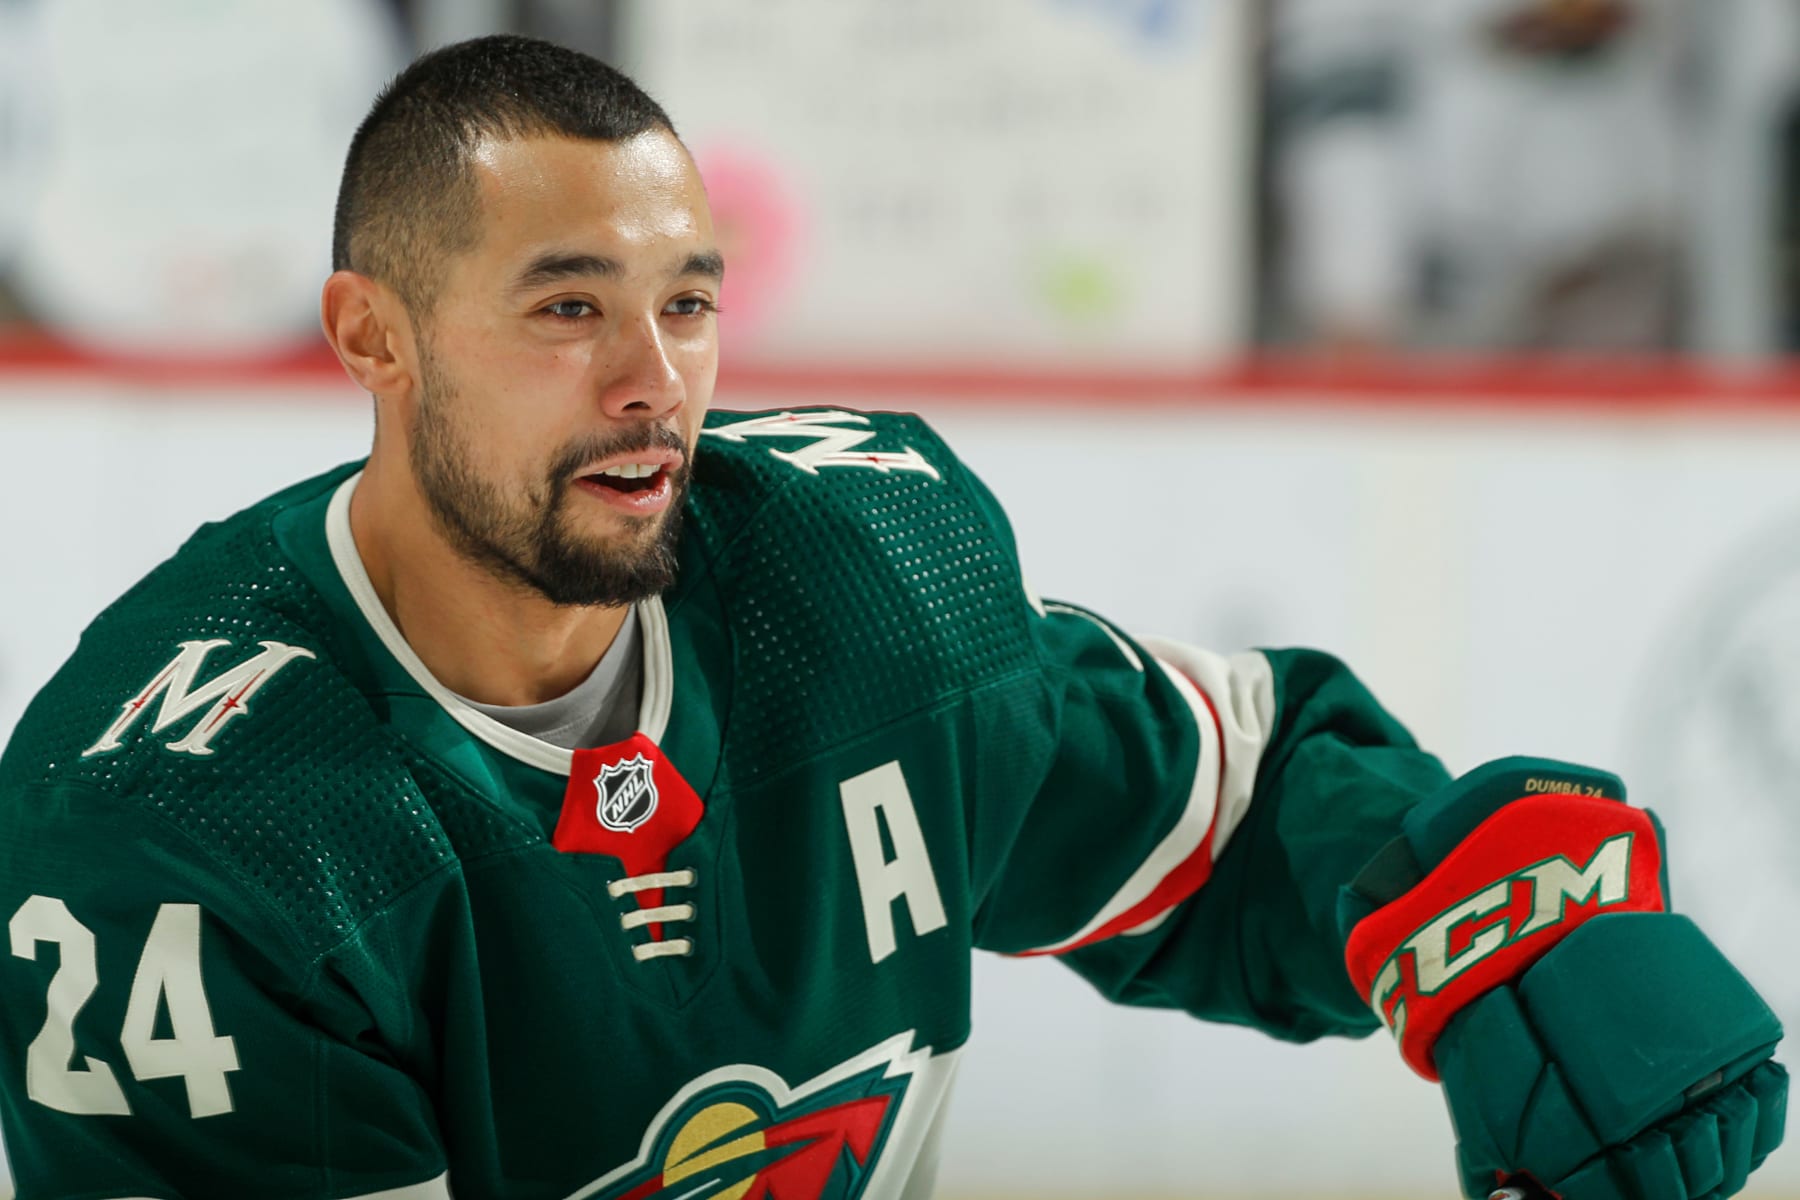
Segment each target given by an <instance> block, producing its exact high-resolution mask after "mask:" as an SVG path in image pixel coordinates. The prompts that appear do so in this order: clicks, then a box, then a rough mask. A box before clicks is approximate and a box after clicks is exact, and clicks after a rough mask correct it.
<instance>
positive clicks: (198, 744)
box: [81, 638, 318, 758]
mask: <svg viewBox="0 0 1800 1200" xmlns="http://www.w3.org/2000/svg"><path fill="white" fill-rule="evenodd" d="M257 644H258V645H259V646H261V647H262V653H260V654H257V655H255V656H253V657H251V658H248V659H245V660H244V661H243V662H241V663H239V664H238V665H237V666H235V667H231V668H230V669H228V670H225V671H222V672H220V673H219V674H218V675H215V676H213V677H212V678H211V679H209V680H206V681H205V682H201V680H200V671H201V668H202V667H204V666H205V664H206V659H207V656H208V655H210V654H211V653H212V652H213V651H214V650H217V649H219V648H221V647H224V646H229V645H231V643H230V642H229V641H228V640H226V639H224V638H213V639H211V640H209V641H204V642H200V641H195V642H182V643H181V652H180V653H179V654H177V655H176V656H175V658H174V659H173V660H172V661H171V662H170V663H169V664H168V665H167V666H165V667H164V668H163V669H162V670H160V671H158V672H157V673H156V675H155V677H154V678H152V679H151V680H150V682H149V683H147V684H145V685H144V686H143V689H142V690H141V691H139V692H138V694H137V695H135V696H133V697H132V698H131V699H129V700H127V701H126V702H125V705H124V711H123V712H121V713H120V714H119V717H118V719H117V720H115V721H114V722H113V723H112V724H111V725H109V726H107V728H106V732H104V733H102V734H101V735H100V740H98V741H96V742H95V743H94V744H93V745H91V746H89V747H88V748H87V749H86V750H83V751H82V752H81V756H82V757H83V758H87V757H90V756H92V755H95V754H106V753H109V752H111V751H113V750H117V749H119V747H121V746H123V745H124V744H125V743H124V742H123V741H121V740H120V739H121V738H123V737H124V735H125V733H126V731H127V730H129V729H130V728H131V727H132V726H133V725H135V724H137V722H138V721H139V720H141V719H142V718H143V717H144V715H145V714H146V713H147V712H148V711H149V708H150V705H151V703H152V702H153V701H155V700H157V698H158V697H161V704H160V705H159V706H158V707H157V709H156V719H155V720H154V721H152V722H151V725H150V732H152V733H161V732H162V731H163V730H164V729H166V728H168V727H169V726H170V725H173V724H174V723H175V722H177V721H179V720H181V719H182V718H183V717H186V716H189V715H191V714H193V713H195V712H197V711H199V710H201V709H204V710H205V712H204V713H202V714H201V716H200V718H199V720H198V721H197V722H195V724H194V727H193V728H192V729H191V730H189V731H188V734H187V736H186V737H183V738H179V739H177V740H176V741H173V742H170V743H168V745H167V746H166V747H165V749H168V750H173V751H175V752H176V753H177V754H193V755H197V756H201V757H204V756H206V755H209V754H211V753H212V752H213V749H212V741H213V739H214V738H216V737H218V736H219V734H220V733H221V732H222V731H223V730H224V728H225V725H226V724H227V723H228V722H229V721H230V720H231V719H232V718H233V717H241V716H243V715H245V714H246V713H248V712H249V711H250V697H252V696H254V695H255V694H256V693H257V692H258V691H260V690H261V689H262V687H263V685H264V684H266V683H268V682H269V680H271V679H273V678H275V674H276V672H278V671H280V670H281V669H282V668H283V667H285V666H287V665H288V664H289V663H291V662H293V661H294V660H296V659H301V658H317V657H318V656H317V655H316V654H314V653H313V652H312V651H311V650H306V649H303V648H302V647H299V646H289V645H286V644H284V643H282V642H258V643H257Z"/></svg>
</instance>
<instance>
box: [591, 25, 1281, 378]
mask: <svg viewBox="0 0 1800 1200" xmlns="http://www.w3.org/2000/svg"><path fill="white" fill-rule="evenodd" d="M623 13H624V17H625V19H624V20H623V22H622V34H623V43H624V45H623V54H622V56H621V63H620V65H621V66H623V67H624V68H625V69H626V70H627V71H628V72H631V73H632V74H634V75H635V76H636V77H637V78H638V79H639V80H640V81H641V82H642V83H643V84H644V85H645V86H646V87H647V88H649V89H650V91H651V92H652V94H653V95H655V96H656V98H657V99H658V101H659V102H661V103H662V104H663V105H664V106H665V107H666V108H667V109H668V110H669V114H670V116H671V117H672V118H673V119H674V122H675V126H676V129H677V130H678V131H679V132H680V134H681V135H682V137H683V138H684V139H685V140H686V141H687V143H688V145H689V146H690V147H691V148H692V149H693V150H694V152H695V154H696V157H697V158H698V159H699V163H700V168H701V172H702V174H703V175H704V176H705V177H706V180H707V186H708V190H709V192H710V194H711V199H712V204H713V210H714V214H715V217H716V219H717V222H718V227H719V230H720V234H721V239H722V241H723V242H724V246H723V249H724V251H725V257H726V261H727V263H728V264H729V268H728V270H727V273H726V280H725V290H724V294H723V297H722V300H723V305H724V308H725V314H726V315H725V318H724V323H723V325H722V329H723V331H724V334H725V336H726V338H727V341H728V344H729V345H730V347H731V353H732V354H733V355H734V356H735V357H737V358H738V359H740V360H741V359H743V358H745V357H755V358H757V359H761V360H778V361H781V362H786V363H820V362H826V363H832V362H835V363H842V362H847V361H870V360H872V361H876V362H891V363H914V362H917V361H919V360H920V359H924V360H926V361H929V362H933V363H938V364H944V363H967V364H980V365H985V366H1005V365H1008V364H1011V365H1021V364H1035V365H1040V366H1045V365H1048V366H1055V365H1058V364H1081V363H1085V364H1103V363H1112V364H1132V365H1139V366H1159V367H1169V366H1193V365H1198V364H1201V363H1204V362H1207V361H1210V360H1212V359H1215V358H1217V357H1219V356H1221V355H1226V354H1230V353H1231V352H1233V351H1234V350H1236V349H1238V348H1239V347H1240V346H1241V344H1242V342H1243V339H1244V336H1245V332H1246V328H1247V325H1248V310H1249V307H1250V298H1249V295H1250V283H1249V277H1248V272H1249V269H1250V247H1251V237H1250V227H1251V218H1250V209H1251V199H1252V197H1251V188H1250V184H1249V179H1250V175H1251V162H1252V134H1253V128H1252V126H1253V110H1254V89H1255V86H1256V85H1255V81H1254V73H1255V61H1254V54H1253V53H1252V48H1251V40H1252V39H1251V35H1250V18H1251V15H1252V14H1251V5H1250V4H1249V3H1248V0H983V2H982V3H979V4H970V3H966V2H965V0H920V2H916V3H907V4H878V3H856V4H845V3H842V0H788V2H785V3H781V4H770V5H745V4H742V3H738V2H734V0H683V3H680V4H666V3H663V4H657V3H647V2H644V0H634V2H630V3H627V4H626V5H625V6H624V8H623Z"/></svg>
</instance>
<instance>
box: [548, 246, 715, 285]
mask: <svg viewBox="0 0 1800 1200" xmlns="http://www.w3.org/2000/svg"><path fill="white" fill-rule="evenodd" d="M624 273H625V268H624V267H623V266H622V265H621V264H620V262H619V260H618V259H616V258H607V257H606V256H605V255H602V254H571V253H566V252H564V251H560V250H552V251H550V252H549V253H547V254H540V255H538V256H537V257H536V258H534V259H532V260H531V262H530V263H528V264H527V265H526V267H525V269H524V270H523V271H520V272H519V275H518V278H517V279H515V280H513V285H512V286H513V290H514V291H517V292H529V291H532V290H533V289H535V288H540V287H543V286H545V285H546V284H551V283H560V282H561V281H563V280H565V279H580V278H584V277H587V278H593V277H598V278H601V279H611V278H614V277H616V276H619V275H622V274H624ZM688 275H703V276H705V277H706V278H708V279H723V278H724V277H725V258H724V256H723V255H721V254H720V253H719V252H718V251H717V250H702V251H700V252H699V253H696V254H690V255H688V257H687V259H686V261H684V262H683V263H682V264H681V269H680V270H679V271H677V272H675V277H676V278H677V279H679V278H682V277H684V276H688Z"/></svg>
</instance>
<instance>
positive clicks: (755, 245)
mask: <svg viewBox="0 0 1800 1200" xmlns="http://www.w3.org/2000/svg"><path fill="white" fill-rule="evenodd" d="M694 157H695V161H696V162H697V163H698V165H699V167H700V177H701V178H702V179H703V180H705V181H706V195H707V199H708V200H709V201H710V202H711V204H712V214H713V228H714V231H715V232H716V233H717V235H718V241H719V252H720V253H721V254H723V255H724V256H725V284H724V286H723V287H722V288H721V289H720V292H719V306H720V308H722V309H723V310H724V312H725V316H724V317H723V319H722V330H723V332H724V333H726V335H727V336H729V337H731V338H733V339H734V340H735V339H739V338H754V336H755V335H756V333H757V332H758V331H759V330H760V329H761V328H762V327H763V326H764V325H765V324H766V323H767V321H768V319H769V317H770V316H771V315H772V314H773V313H774V311H775V310H776V309H777V308H778V307H779V304H780V300H781V297H782V294H783V293H784V292H785V291H786V289H787V286H788V284H789V283H790V282H791V280H792V278H793V275H794V268H795V265H796V260H797V258H798V249H799V241H800V235H801V232H802V229H801V227H802V225H803V223H804V214H803V213H802V212H801V210H800V205H799V203H798V202H797V201H796V200H795V199H794V190H793V189H792V188H790V187H789V186H788V184H787V181H786V179H785V178H784V177H783V175H782V173H781V171H780V170H779V169H778V168H777V167H776V166H775V164H774V163H773V162H771V161H770V160H769V159H767V158H765V157H763V156H762V155H759V154H757V153H756V152H755V151H752V150H747V149H745V148H744V147H742V146H738V145H732V146H717V145H715V146H710V147H707V148H706V149H704V150H702V151H701V152H699V153H697V154H696V155H695V156H694Z"/></svg>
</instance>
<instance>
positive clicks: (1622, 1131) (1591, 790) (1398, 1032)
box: [1339, 759, 1787, 1200]
mask: <svg viewBox="0 0 1800 1200" xmlns="http://www.w3.org/2000/svg"><path fill="white" fill-rule="evenodd" d="M1661 832H1662V831H1661V828H1660V827H1659V826H1658V825H1657V824H1656V823H1655V819H1654V818H1653V817H1652V816H1650V814H1648V813H1646V812H1644V811H1642V810H1640V809H1635V808H1632V807H1630V806H1629V805H1627V804H1625V803H1624V786H1623V785H1622V784H1621V783H1620V782H1619V780H1618V779H1617V777H1615V776H1612V775H1609V774H1607V773H1605V772H1600V771H1593V770H1591V769H1589V768H1585V767H1577V766H1574V765H1572V764H1567V763H1557V762H1550V761H1546V760H1541V759H1505V760H1502V761H1500V762H1497V763H1490V764H1488V765H1487V766H1485V767H1482V768H1480V769H1478V770H1476V771H1473V772H1471V773H1470V774H1468V775H1466V776H1464V777H1463V778H1461V779H1459V780H1457V781H1456V782H1455V783H1453V784H1451V785H1450V786H1449V787H1448V788H1446V789H1444V791H1443V792H1441V793H1439V794H1438V795H1436V796H1433V797H1432V798H1431V799H1429V800H1427V801H1426V802H1425V803H1423V804H1421V805H1420V806H1419V807H1418V808H1417V809H1415V810H1414V811H1413V812H1412V813H1409V814H1408V816H1407V820H1406V823H1405V826H1404V829H1403V832H1402V836H1401V837H1400V838H1398V839H1396V841H1395V842H1394V843H1393V844H1392V845H1390V846H1389V847H1388V848H1387V850H1386V851H1384V852H1383V853H1382V854H1381V855H1379V856H1377V858H1376V859H1375V860H1374V861H1373V862H1371V863H1370V864H1369V866H1368V867H1367V868H1365V870H1364V871H1363V873H1362V875H1361V876H1360V877H1359V878H1358V879H1357V881H1356V882H1355V883H1354V884H1352V885H1351V886H1350V887H1349V888H1347V889H1346V890H1345V892H1344V895H1343V897H1342V903H1341V904H1340V912H1339V916H1340V922H1341V927H1342V928H1343V929H1344V930H1345V932H1346V942H1347V949H1346V962H1347V965H1348V967H1349V970H1350V974H1351V979H1352V981H1353V982H1354V983H1355V984H1356V985H1357V987H1358V988H1359V990H1360V991H1361V992H1362V995H1363V996H1364V998H1365V999H1366V1000H1368V1002H1369V1004H1370V1006H1371V1008H1373V1009H1374V1011H1375V1013H1376V1015H1377V1016H1379V1017H1380V1018H1381V1019H1382V1020H1383V1021H1384V1022H1385V1023H1386V1024H1387V1025H1388V1027H1389V1028H1390V1029H1392V1030H1393V1031H1394V1034H1395V1036H1396V1038H1397V1039H1398V1040H1399V1043H1400V1048H1401V1053H1402V1055H1403V1056H1404V1057H1405V1058H1406V1060H1407V1062H1408V1063H1409V1064H1411V1065H1412V1067H1413V1068H1414V1069H1415V1070H1416V1071H1418V1072H1419V1073H1420V1074H1421V1075H1424V1076H1425V1077H1427V1078H1430V1079H1441V1081H1442V1083H1443V1085H1444V1094H1445V1097H1446V1099H1447V1101H1448V1103H1449V1106H1450V1115H1451V1119H1452V1121H1453V1122H1454V1124H1455V1126H1456V1131H1457V1142H1458V1146H1457V1157H1458V1162H1459V1166H1460V1170H1461V1174H1462V1181H1463V1187H1464V1190H1465V1191H1466V1192H1467V1193H1468V1194H1469V1195H1470V1196H1472V1197H1485V1196H1486V1195H1487V1194H1488V1193H1489V1192H1490V1191H1491V1190H1493V1188H1494V1187H1496V1186H1497V1185H1498V1184H1500V1183H1501V1182H1503V1181H1506V1180H1509V1179H1510V1178H1512V1177H1513V1176H1515V1175H1529V1176H1531V1177H1532V1178H1534V1179H1535V1180H1537V1181H1538V1182H1539V1183H1540V1184H1542V1185H1543V1186H1545V1187H1548V1188H1549V1189H1550V1190H1551V1191H1553V1192H1555V1193H1557V1194H1558V1195H1560V1196H1563V1197H1564V1200H1714V1198H1722V1197H1724V1196H1728V1195H1730V1194H1732V1193H1733V1192H1736V1191H1738V1190H1740V1189H1741V1188H1742V1187H1743V1185H1744V1180H1745V1177H1746V1176H1748V1174H1749V1172H1750V1171H1751V1170H1752V1169H1753V1168H1754V1167H1755V1166H1756V1165H1757V1164H1758V1163H1760V1162H1761V1161H1762V1160H1763V1158H1764V1157H1766V1156H1767V1155H1768V1154H1769V1152H1770V1151H1771V1150H1773V1149H1774V1148H1775V1147H1776V1146H1777V1145H1779V1144H1780V1141H1781V1134H1782V1128H1783V1125H1784V1121H1785V1116H1786V1101H1787V1075H1786V1072H1785V1071H1784V1070H1783V1069H1782V1068H1781V1067H1780V1066H1779V1065H1777V1064H1775V1063H1774V1062H1772V1061H1770V1056H1771V1054H1772V1053H1773V1050H1774V1047H1775V1043H1776V1042H1777V1041H1779V1040H1780V1037H1781V1026H1780V1024H1779V1022H1777V1021H1776V1019H1775V1016H1774V1014H1773V1013H1772V1012H1770V1010H1769V1008H1768V1006H1767V1005H1766V1004H1764V1003H1763V1002H1762V1000H1761V998H1760V997H1758V996H1757V995H1756V992H1755V991H1754V990H1753V989H1752V988H1751V987H1750V985H1749V984H1748V983H1747V982H1746V981H1745V980H1744V978H1743V976H1742V975H1740V974H1739V973H1738V972H1737V971H1736V970H1735V969H1734V968H1733V967H1732V966H1731V964H1730V963H1728V962H1727V961H1726V960H1725V958H1724V956H1723V955H1721V954H1720V953H1719V951H1718V950H1717V949H1716V948H1715V947H1714V946H1713V945H1712V943H1711V942H1709V941H1708V940H1707V939H1706V937H1705V935H1704V934H1702V933H1701V932H1700V930H1699V929H1698V928H1697V927H1696V926H1695V925H1694V924H1693V922H1691V921H1689V920H1688V919H1687V918H1685V917H1681V916H1677V915H1674V914H1671V913H1669V912H1667V911H1665V909H1666V896H1667V886H1666V881H1665V879H1664V876H1663V869H1662V862H1663V860H1662V844H1661V841H1662V838H1661Z"/></svg>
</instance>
